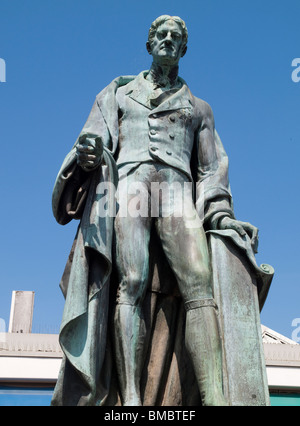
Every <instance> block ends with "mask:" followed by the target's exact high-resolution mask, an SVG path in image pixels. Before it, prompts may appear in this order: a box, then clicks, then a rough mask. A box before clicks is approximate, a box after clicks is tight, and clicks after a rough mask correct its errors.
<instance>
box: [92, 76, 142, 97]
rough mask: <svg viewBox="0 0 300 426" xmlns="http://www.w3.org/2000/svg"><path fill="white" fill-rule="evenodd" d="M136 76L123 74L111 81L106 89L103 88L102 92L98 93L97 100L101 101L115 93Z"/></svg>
mask: <svg viewBox="0 0 300 426" xmlns="http://www.w3.org/2000/svg"><path fill="white" fill-rule="evenodd" d="M135 78H136V76H135V75H125V76H124V75H121V76H119V77H116V78H114V79H113V80H112V82H111V83H109V84H108V85H107V86H106V87H105V88H104V89H102V90H101V92H99V93H98V95H97V96H96V98H97V100H98V101H101V100H102V99H105V98H106V97H107V96H113V95H115V94H116V92H117V90H118V89H119V88H120V87H122V86H126V85H127V84H129V83H130V82H131V81H133V80H134V79H135Z"/></svg>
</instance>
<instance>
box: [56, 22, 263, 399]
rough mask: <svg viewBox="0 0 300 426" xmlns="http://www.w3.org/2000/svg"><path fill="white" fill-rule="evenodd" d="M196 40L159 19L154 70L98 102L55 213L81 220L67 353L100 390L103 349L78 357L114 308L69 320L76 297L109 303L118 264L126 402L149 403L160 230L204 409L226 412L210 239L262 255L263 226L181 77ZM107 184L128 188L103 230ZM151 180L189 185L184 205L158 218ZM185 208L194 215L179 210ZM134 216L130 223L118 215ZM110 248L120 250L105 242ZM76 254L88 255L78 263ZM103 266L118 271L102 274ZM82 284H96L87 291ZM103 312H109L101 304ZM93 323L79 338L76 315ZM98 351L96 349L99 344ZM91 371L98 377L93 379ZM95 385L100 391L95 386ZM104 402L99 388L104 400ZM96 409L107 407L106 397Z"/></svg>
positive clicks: (202, 106) (152, 41)
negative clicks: (241, 199) (244, 241)
mask: <svg viewBox="0 0 300 426" xmlns="http://www.w3.org/2000/svg"><path fill="white" fill-rule="evenodd" d="M187 39H188V33H187V28H186V25H185V23H184V21H183V20H182V19H180V18H179V17H173V16H168V15H164V16H161V17H159V18H157V19H156V20H155V21H154V22H153V24H152V25H151V28H150V31H149V38H148V41H147V50H148V52H149V54H150V55H151V56H152V58H153V62H152V66H151V68H150V70H149V71H144V72H141V73H140V74H139V75H138V76H137V77H121V78H119V79H116V80H114V82H112V83H111V84H110V85H109V86H108V87H107V88H106V89H104V91H102V92H101V93H100V94H99V95H98V97H97V99H96V102H95V104H94V107H93V109H92V112H91V114H90V116H89V119H88V121H87V123H86V125H85V127H84V129H83V130H82V132H81V134H80V136H79V138H78V140H77V141H76V144H75V146H74V148H73V150H72V151H71V153H70V155H69V156H68V157H67V159H66V160H65V163H64V165H63V167H62V169H61V172H60V174H59V176H58V179H57V182H56V186H55V189H54V193H53V194H54V196H53V200H54V201H53V205H54V213H55V216H56V218H57V220H58V221H59V222H60V223H62V224H65V223H67V222H68V221H69V220H71V219H72V218H80V219H81V224H80V227H79V234H78V236H77V239H76V244H75V251H74V253H73V256H72V262H73V263H72V264H70V267H69V269H68V271H69V272H68V287H69V288H68V291H65V293H66V299H67V300H66V306H67V307H66V309H65V311H66V312H65V313H64V320H63V324H62V332H63V331H64V332H65V336H66V337H64V339H65V340H64V342H63V348H64V352H65V354H66V358H67V360H69V362H70V363H71V364H72V365H73V367H74V368H77V369H78V370H79V371H81V373H82V375H83V376H86V377H87V376H88V375H89V374H90V375H92V374H94V376H95V377H94V381H95V382H96V381H97V380H98V381H99V375H100V370H101V368H103V362H104V361H103V360H104V357H105V354H104V352H105V351H103V350H102V355H101V356H99V355H97V365H95V367H94V370H93V369H91V367H87V365H86V364H84V363H89V362H91V356H88V355H85V358H84V359H85V360H84V361H82V365H83V366H80V365H79V364H80V362H79V358H80V356H82V354H84V353H85V351H89V354H91V353H92V352H93V350H92V349H91V348H87V346H88V345H90V346H91V345H92V343H89V342H92V341H93V340H92V338H91V340H89V336H90V335H91V333H92V331H91V332H90V330H91V325H90V324H91V321H92V322H93V323H94V324H96V322H97V321H99V322H100V323H101V321H102V324H104V323H107V321H109V319H107V318H108V317H107V315H108V314H107V312H106V311H105V310H104V313H103V312H102V313H101V312H100V314H95V313H94V314H92V308H91V306H92V305H89V303H88V302H84V303H85V306H84V308H82V312H84V314H82V313H81V314H80V315H81V316H80V315H79V314H74V313H71V314H70V311H72V309H75V308H74V306H75V305H76V304H78V306H79V302H78V298H79V295H78V294H76V288H78V289H81V290H80V291H81V292H86V299H88V300H89V301H91V303H92V302H93V301H94V299H95V298H96V296H95V295H97V294H98V293H99V292H100V293H101V291H102V294H103V288H104V287H105V286H106V287H107V286H108V284H107V283H108V282H109V276H110V274H111V268H112V267H114V265H115V267H116V270H117V281H118V289H117V294H116V298H115V300H116V306H115V308H114V315H113V317H114V321H113V323H114V326H113V328H114V333H113V335H114V337H113V347H114V354H115V355H114V357H115V364H116V367H117V377H118V383H119V390H120V397H121V403H122V405H142V403H143V401H142V398H141V392H140V379H141V374H142V369H143V364H144V360H145V356H144V348H145V345H146V340H145V339H146V337H145V336H146V327H145V319H144V314H143V301H144V297H145V294H146V291H147V287H148V285H149V246H150V236H151V232H152V229H153V228H155V232H156V234H157V236H158V238H159V240H160V242H161V246H162V249H163V252H164V254H165V257H166V259H167V261H168V264H169V265H170V267H171V270H172V272H173V273H174V276H175V278H176V282H177V283H176V285H178V289H179V293H180V295H181V297H182V300H183V302H184V307H185V311H186V326H185V344H186V348H187V352H188V354H189V356H190V359H191V362H192V366H193V370H194V374H195V377H196V381H197V384H198V387H199V391H200V395H201V401H202V405H226V404H227V401H226V398H225V397H224V394H223V384H222V350H221V336H220V333H219V327H218V316H217V313H216V309H217V306H216V303H215V300H214V295H213V290H212V268H211V263H210V255H209V250H208V244H207V238H206V234H205V231H206V230H209V229H215V230H217V229H219V230H220V229H223V230H224V229H232V230H234V231H236V232H237V233H238V234H239V235H240V237H241V238H244V236H245V235H246V234H247V235H248V236H249V237H250V239H251V241H252V245H253V248H255V246H256V244H257V232H258V231H257V229H256V228H255V227H254V226H252V225H250V224H249V223H245V222H240V221H238V220H236V219H235V217H234V213H233V210H232V203H231V193H230V189H229V183H228V170H227V157H226V154H225V152H224V149H223V147H222V144H221V141H220V139H219V138H218V135H217V133H216V131H215V126H214V117H213V113H212V110H211V107H210V106H209V105H208V104H207V103H206V102H204V101H203V100H201V99H199V98H196V97H195V96H193V95H192V94H191V92H190V90H189V88H188V86H187V84H186V83H185V81H184V80H183V79H181V78H180V77H179V76H178V64H179V60H180V58H181V57H183V56H184V55H185V53H186V51H187ZM115 165H116V166H117V175H118V176H116V168H115ZM100 176H101V177H100ZM101 179H102V180H101ZM107 180H109V181H111V182H114V183H115V182H117V181H118V193H117V202H118V211H117V213H116V217H115V218H113V219H112V222H110V223H108V220H107V219H105V220H103V218H102V219H101V220H102V222H103V223H104V222H105V223H104V224H103V225H101V223H100V222H101V220H100V219H99V218H97V217H96V216H97V215H96V216H95V213H94V212H95V205H97V203H99V202H100V198H101V197H99V193H97V188H99V186H97V185H99V182H100V183H101V182H103V181H107ZM124 182H126V185H125V184H124ZM136 182H139V183H141V184H142V185H143V188H145V191H144V192H143V193H142V194H140V198H139V201H140V203H143V197H144V198H145V199H147V201H149V200H151V201H150V203H146V205H147V206H148V211H147V214H143V215H137V214H134V215H133V214H130V204H131V203H132V200H133V199H134V197H135V196H136V194H128V191H126V190H125V188H128V187H130V185H132V184H134V183H136ZM153 183H159V184H162V183H167V184H168V187H172V185H174V184H176V185H177V187H180V188H184V190H183V191H182V200H181V203H179V202H178V201H179V200H177V199H176V197H175V199H174V197H173V199H172V197H171V202H170V199H169V200H166V199H164V197H163V196H162V197H161V198H160V199H159V200H158V202H159V203H160V206H159V208H158V214H156V215H155V217H153V214H152V215H151V212H153V206H152V205H151V203H154V198H153V197H152V191H153V188H154V186H153ZM190 183H191V185H189V184H190ZM192 185H194V189H195V191H193V190H192ZM98 192H99V191H98ZM182 201H183V202H182ZM179 206H184V208H183V209H181V210H180V211H179ZM124 211H127V213H128V214H121V213H120V212H124ZM95 217H96V219H95ZM195 217H196V218H197V220H196V221H193V226H191V218H195ZM101 226H103V227H102V228H101ZM104 234H105V237H104ZM108 239H110V241H111V243H107V240H108ZM80 241H81V242H80ZM104 241H105V243H104ZM79 244H81V249H79V248H78V245H79ZM103 245H105V248H104V249H103ZM76 247H77V248H78V249H77V248H76ZM108 247H109V248H108ZM88 248H92V249H94V250H91V253H92V254H89V255H87V254H85V255H84V256H85V257H86V258H87V261H86V262H85V264H84V266H82V265H81V266H77V269H76V262H77V265H80V261H81V260H76V259H82V253H83V250H85V251H86V250H87V249H88ZM76 250H79V252H80V253H81V254H78V256H77V255H76ZM80 250H81V251H80ZM79 252H78V253H79ZM95 252H98V253H99V256H96V255H95ZM108 252H109V253H108ZM76 256H77V257H76ZM80 256H81V257H80ZM101 256H102V257H101ZM103 257H104V258H105V259H106V260H107V262H106V263H109V262H111V265H112V266H110V267H109V268H107V266H106V265H105V266H103ZM74 262H75V263H74ZM75 269H76V272H74V270H75ZM79 269H80V271H79ZM107 270H108V272H107ZM70 271H71V272H70ZM82 271H84V272H82ZM103 271H106V272H103ZM75 275H76V277H75ZM79 276H80V277H81V278H80V277H79ZM83 276H84V277H83ZM80 279H81V281H82V282H83V281H86V282H87V284H86V285H85V286H84V285H82V284H80V282H79V281H80ZM72 280H73V281H72ZM75 281H76V282H78V287H76V285H77V284H74V283H73V282H75ZM174 285H175V283H174ZM70 286H71V288H72V289H73V290H70ZM84 288H85V290H83V289H84ZM80 297H82V296H80ZM72 298H73V299H74V300H75V302H72V301H71V299H72ZM105 298H108V293H107V294H106V295H105ZM69 299H70V300H69ZM93 303H95V302H93ZM99 303H100V302H99ZM68 306H69V307H68ZM78 310H79V311H80V308H78ZM96 311H97V312H99V311H101V309H100V308H99V306H97V307H96V308H95V312H96ZM87 312H88V313H87ZM84 315H87V318H93V319H92V320H91V319H87V320H85V322H84V324H85V325H84V326H83V325H82V324H83V323H81V326H76V327H74V330H72V327H71V324H72V323H74V324H75V322H76V321H78V318H81V320H80V321H83V320H82V318H83V316H84ZM101 315H102V317H101ZM104 316H105V319H103V317H104ZM70 317H71V318H70ZM66 318H67V319H66ZM83 327H86V332H85V333H83V334H84V335H85V336H88V337H85V340H84V343H83V342H82V337H79V334H80V330H81V331H82V329H83ZM95 327H96V328H97V327H98V326H97V324H96V325H95ZM96 328H95V329H96ZM66 330H67V331H66ZM76 330H77V331H76ZM78 333H79V334H78ZM99 333H100V332H99ZM103 336H104V337H103ZM103 336H102V345H104V346H105V344H104V343H103V342H104V341H105V339H106V338H107V337H106V336H107V333H106V334H104V335H103ZM72 339H73V341H72ZM62 340H63V339H62ZM74 342H76V344H75V343H74ZM99 344H100V343H99V342H97V344H96V346H97V347H98V346H99ZM76 345H77V346H76ZM78 346H80V347H81V349H80V350H78V351H77V352H78V353H80V356H77V358H76V356H75V354H74V352H76V350H75V349H74V348H75V347H76V348H77V349H78ZM94 350H95V351H96V352H97V353H99V351H100V352H101V350H100V349H99V350H97V349H94ZM84 369H86V370H89V372H90V371H91V370H93V372H94V373H87V372H84V371H83V370H84ZM95 372H96V373H95ZM61 374H63V373H61ZM66 376H67V375H66V373H65V372H64V377H66ZM90 387H92V385H90ZM94 387H95V389H96V387H97V385H94ZM58 388H59V389H58V390H57V391H56V393H57V395H56V396H55V397H54V401H55V399H56V400H57V401H58V399H59V397H58V394H59V395H60V398H61V396H62V392H63V390H62V386H61V385H59V386H58ZM96 393H97V391H96V390H94V398H95V395H96ZM87 394H88V392H87ZM89 395H90V394H89ZM85 397H86V395H85ZM80 401H81V402H78V401H77V403H82V404H83V403H87V404H88V403H90V404H91V403H92V402H91V401H92V399H91V398H90V399H89V398H88V397H86V400H84V396H82V398H81V400H80ZM83 401H85V402H83ZM54 403H55V402H54ZM98 403H99V404H101V401H100V399H99V398H98Z"/></svg>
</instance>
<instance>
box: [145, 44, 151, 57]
mask: <svg viewBox="0 0 300 426" xmlns="http://www.w3.org/2000/svg"><path fill="white" fill-rule="evenodd" d="M146 49H147V52H148V53H149V55H151V54H152V50H151V44H150V43H149V41H147V43H146Z"/></svg>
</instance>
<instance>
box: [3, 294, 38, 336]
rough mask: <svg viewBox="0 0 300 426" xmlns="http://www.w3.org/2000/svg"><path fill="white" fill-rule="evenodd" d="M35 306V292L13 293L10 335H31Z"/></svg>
mask: <svg viewBox="0 0 300 426" xmlns="http://www.w3.org/2000/svg"><path fill="white" fill-rule="evenodd" d="M33 305H34V292H33V291H13V292H12V298H11V308H10V318H9V327H8V332H9V333H31V329H32V317H33Z"/></svg>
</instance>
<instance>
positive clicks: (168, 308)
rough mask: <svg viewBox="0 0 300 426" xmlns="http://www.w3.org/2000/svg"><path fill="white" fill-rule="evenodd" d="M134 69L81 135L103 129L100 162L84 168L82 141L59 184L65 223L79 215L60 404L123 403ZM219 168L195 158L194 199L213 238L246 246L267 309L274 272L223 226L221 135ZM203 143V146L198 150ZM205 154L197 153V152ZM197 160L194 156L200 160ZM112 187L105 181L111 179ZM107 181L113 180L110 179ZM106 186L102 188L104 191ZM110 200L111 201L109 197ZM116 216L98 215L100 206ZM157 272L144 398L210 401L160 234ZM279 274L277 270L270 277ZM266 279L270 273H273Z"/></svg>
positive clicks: (225, 198) (148, 303) (151, 292)
mask: <svg viewBox="0 0 300 426" xmlns="http://www.w3.org/2000/svg"><path fill="white" fill-rule="evenodd" d="M134 78H135V77H134V76H122V77H118V78H117V79H115V80H113V81H112V83H110V84H109V85H108V86H107V87H106V88H105V89H104V90H103V91H102V92H100V94H99V95H98V96H97V97H96V101H95V103H94V106H93V108H92V111H91V113H90V115H89V117H88V120H87V122H86V124H85V126H84V128H83V130H82V132H81V134H90V135H92V136H94V137H95V136H101V138H102V140H103V143H104V153H103V159H102V163H101V166H100V167H99V168H97V169H96V170H94V171H91V172H85V171H83V170H82V169H81V168H80V167H79V166H78V165H77V162H76V144H77V143H78V140H77V141H76V143H75V145H74V147H73V149H72V150H71V152H70V153H69V154H68V155H67V156H66V158H65V160H64V162H63V164H62V167H61V169H60V171H59V173H58V175H57V179H56V182H55V185H54V189H53V197H52V206H53V213H54V216H55V218H56V220H57V222H58V223H60V224H62V225H65V224H67V223H68V222H70V221H71V220H72V219H79V220H80V223H79V226H78V230H77V234H76V237H75V239H74V243H73V246H72V249H71V252H70V255H69V259H68V261H67V264H66V267H65V271H64V274H63V276H62V279H61V283H60V287H61V290H62V292H63V295H64V297H65V307H64V312H63V318H62V323H61V329H60V334H59V341H60V345H61V347H62V350H63V353H64V356H63V361H62V365H61V369H60V373H59V377H58V381H57V384H56V387H55V391H54V395H53V399H52V405H98V406H99V405H120V396H119V388H118V382H117V376H116V367H115V363H114V352H113V345H112V342H113V312H114V303H115V297H116V289H117V281H116V277H115V268H114V214H113V213H114V212H115V193H114V191H113V190H109V189H111V188H117V185H118V170H117V167H116V162H115V156H116V153H117V149H118V105H117V100H116V91H117V89H118V88H119V87H121V86H123V85H125V84H127V83H129V82H131V81H132V80H133V79H134ZM215 148H216V153H217V157H218V165H217V168H216V167H214V170H210V171H208V172H207V173H206V174H205V176H204V177H203V178H199V174H198V173H197V170H198V167H199V165H198V164H197V161H194V162H193V161H192V164H191V168H192V171H193V177H194V183H195V205H196V209H197V211H198V212H199V215H201V217H203V219H204V226H205V227H206V230H207V233H208V234H207V235H209V234H210V233H211V234H213V233H215V234H218V235H219V236H221V237H222V238H225V239H229V240H231V242H232V243H233V244H234V245H235V246H236V247H237V248H238V250H239V251H240V252H241V253H243V256H245V257H246V258H247V261H248V262H249V264H250V265H251V270H252V271H253V273H254V274H255V276H258V277H259V283H260V285H258V287H257V289H258V295H259V296H260V298H259V302H260V308H261V307H262V306H263V303H264V300H265V298H266V295H267V292H268V288H269V286H270V281H271V278H270V274H265V273H264V271H263V270H262V269H261V268H259V267H258V266H257V265H256V262H255V257H254V253H253V251H252V248H251V244H250V239H249V238H248V239H246V240H242V239H241V238H240V237H239V236H238V235H237V233H236V232H235V231H231V230H230V231H229V230H228V231H218V230H217V229H215V228H216V226H215V223H216V222H217V220H218V218H219V217H220V216H219V215H224V213H225V214H227V215H229V216H230V217H232V218H234V212H233V206H232V199H231V191H230V186H229V182H228V158H227V155H226V153H225V151H224V148H223V145H222V143H221V140H220V138H219V136H218V134H217V132H215ZM196 149H197V147H196ZM197 158H198V156H197V155H195V156H193V159H197ZM193 159H192V160H193ZM103 185H104V186H103ZM105 185H106V186H105ZM103 187H107V188H108V191H106V192H105V193H103V191H102V190H99V188H103ZM103 197H105V199H104V198H103ZM103 201H105V203H106V207H107V214H106V215H103V214H99V203H102V205H103ZM150 265H151V268H150V270H151V274H150V275H151V279H150V282H149V289H148V292H147V295H146V298H145V301H144V305H143V309H144V317H145V321H146V328H147V337H146V344H145V347H146V350H145V359H144V369H143V373H142V377H141V393H142V400H143V404H144V405H169V406H170V405H201V400H200V394H199V391H198V388H197V384H196V380H195V377H194V373H193V370H192V367H191V363H190V361H189V359H188V355H187V352H186V349H185V345H184V334H185V332H184V327H185V314H184V309H183V304H182V301H181V298H180V295H179V292H178V289H177V284H176V280H175V278H174V276H173V273H172V271H171V269H170V268H169V266H168V264H167V261H166V260H165V259H164V255H163V253H162V249H161V247H160V242H159V240H158V238H157V236H156V235H155V234H154V233H153V235H152V237H151V243H150ZM271 275H272V274H271ZM266 276H267V277H266Z"/></svg>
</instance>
